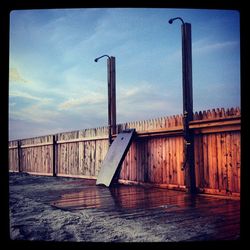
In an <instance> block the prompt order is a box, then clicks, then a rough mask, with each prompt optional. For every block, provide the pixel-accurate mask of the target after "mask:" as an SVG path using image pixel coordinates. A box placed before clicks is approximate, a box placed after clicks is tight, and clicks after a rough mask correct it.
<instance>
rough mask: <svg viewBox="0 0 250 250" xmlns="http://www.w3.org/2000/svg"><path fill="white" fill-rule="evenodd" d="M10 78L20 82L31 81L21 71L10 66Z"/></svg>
mask: <svg viewBox="0 0 250 250" xmlns="http://www.w3.org/2000/svg"><path fill="white" fill-rule="evenodd" d="M9 80H10V81H14V82H19V83H29V81H28V80H26V79H24V78H23V77H22V75H21V74H20V73H19V71H18V70H17V69H16V68H10V71H9Z"/></svg>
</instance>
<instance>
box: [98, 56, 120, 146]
mask: <svg viewBox="0 0 250 250" xmlns="http://www.w3.org/2000/svg"><path fill="white" fill-rule="evenodd" d="M103 57H107V58H108V59H107V75H108V131H109V132H108V133H109V135H108V137H109V138H108V140H109V146H110V145H111V143H112V135H114V134H116V89H115V57H113V56H108V55H102V56H100V57H97V58H96V59H95V62H98V60H99V59H101V58H103Z"/></svg>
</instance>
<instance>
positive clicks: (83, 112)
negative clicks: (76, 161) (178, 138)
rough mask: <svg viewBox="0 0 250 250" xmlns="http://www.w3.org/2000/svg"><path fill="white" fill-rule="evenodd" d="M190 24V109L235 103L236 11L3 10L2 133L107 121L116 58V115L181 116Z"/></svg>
mask: <svg viewBox="0 0 250 250" xmlns="http://www.w3.org/2000/svg"><path fill="white" fill-rule="evenodd" d="M177 16H180V17H182V18H183V19H184V21H185V22H189V23H191V24H192V50H193V98H194V100H193V101H194V111H200V110H207V109H212V108H221V107H224V108H228V107H239V106H240V28H239V27H240V25H239V18H240V17H239V13H238V12H237V11H229V10H225V11H223V10H192V9H156V8H154V9H150V8H146V9H143V8H138V9H136V8H134V9H133V8H132V9H129V8H127V9H126V8H122V9H119V8H111V9H108V8H102V9H101V8H100V9H98V8H95V9H92V8H90V9H61V10H59V9H58V10H56V9H50V10H17V11H12V12H11V14H10V65H9V68H10V70H9V139H10V140H13V139H22V138H29V137H34V136H40V135H46V134H54V133H59V132H64V131H72V130H80V129H84V128H91V127H99V126H104V125H106V124H107V72H106V71H107V67H106V58H103V59H101V60H100V61H99V62H98V63H95V62H94V59H95V58H96V57H98V56H101V55H103V54H108V55H110V56H115V57H116V90H117V122H118V123H122V122H126V121H135V120H143V119H151V118H156V117H160V116H168V115H174V114H181V113H182V63H181V23H180V22H179V21H175V22H174V23H173V24H172V25H170V24H169V23H168V20H169V19H170V18H172V17H177Z"/></svg>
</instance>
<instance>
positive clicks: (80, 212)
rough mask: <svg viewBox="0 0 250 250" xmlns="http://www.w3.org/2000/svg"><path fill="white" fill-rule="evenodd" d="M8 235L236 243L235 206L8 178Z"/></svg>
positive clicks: (78, 182)
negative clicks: (233, 241)
mask: <svg viewBox="0 0 250 250" xmlns="http://www.w3.org/2000/svg"><path fill="white" fill-rule="evenodd" d="M9 206H10V211H9V212H10V236H11V239H13V240H28V241H57V242H65V241H70V242H180V241H181V242H182V241H210V240H223V241H224V240H238V239H240V201H239V200H230V199H218V198H215V197H210V196H200V195H198V196H191V195H189V194H187V193H184V192H180V191H179V192H178V191H170V190H166V189H159V188H148V187H147V188H146V187H142V186H125V185H117V186H114V187H112V188H106V187H103V186H96V185H95V181H94V180H83V179H73V178H62V177H50V176H32V175H28V174H25V173H10V174H9Z"/></svg>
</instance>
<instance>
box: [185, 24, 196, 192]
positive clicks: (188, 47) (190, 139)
mask: <svg viewBox="0 0 250 250" xmlns="http://www.w3.org/2000/svg"><path fill="white" fill-rule="evenodd" d="M182 70H183V74H182V75H183V127H184V146H185V158H186V159H185V164H186V165H187V171H185V175H186V185H187V187H188V189H189V192H190V193H195V192H196V183H195V169H194V136H193V133H192V131H191V130H190V128H189V123H190V121H192V120H193V86H192V41H191V24H190V23H184V24H182ZM185 164H184V165H183V168H185V167H186V166H185Z"/></svg>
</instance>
